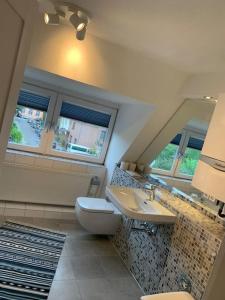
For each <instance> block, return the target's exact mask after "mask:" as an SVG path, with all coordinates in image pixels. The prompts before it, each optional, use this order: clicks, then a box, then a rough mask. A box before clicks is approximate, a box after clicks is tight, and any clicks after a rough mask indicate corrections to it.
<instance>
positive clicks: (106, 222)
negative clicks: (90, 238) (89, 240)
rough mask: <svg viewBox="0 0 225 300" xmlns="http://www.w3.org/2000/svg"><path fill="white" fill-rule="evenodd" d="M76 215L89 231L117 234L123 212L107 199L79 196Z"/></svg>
mask: <svg viewBox="0 0 225 300" xmlns="http://www.w3.org/2000/svg"><path fill="white" fill-rule="evenodd" d="M75 212H76V217H77V219H78V221H79V223H80V224H81V226H83V227H84V228H85V229H86V230H87V231H89V232H91V233H93V234H108V235H113V234H115V232H116V230H117V229H118V227H119V225H120V222H121V213H120V212H119V211H118V209H117V208H116V207H115V206H114V205H113V204H112V203H111V202H108V201H107V200H106V199H102V198H89V197H78V198H77V200H76V204H75Z"/></svg>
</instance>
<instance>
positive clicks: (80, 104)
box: [8, 85, 116, 163]
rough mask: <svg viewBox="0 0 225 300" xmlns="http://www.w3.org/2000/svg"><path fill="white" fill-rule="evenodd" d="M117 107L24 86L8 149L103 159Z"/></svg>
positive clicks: (100, 160) (99, 160)
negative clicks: (104, 105) (113, 107)
mask: <svg viewBox="0 0 225 300" xmlns="http://www.w3.org/2000/svg"><path fill="white" fill-rule="evenodd" d="M115 115H116V110H115V109H112V108H108V107H103V106H100V105H97V104H93V103H88V102H86V101H83V100H80V99H75V98H72V97H68V96H65V95H58V97H57V94H56V93H54V92H49V91H47V90H45V89H40V88H35V87H32V86H30V85H24V86H23V88H22V90H21V91H20V94H19V98H18V104H17V108H16V112H15V116H14V120H13V124H12V127H11V133H10V138H9V145H8V147H9V148H14V149H19V150H25V151H31V152H41V153H43V154H50V155H54V156H61V157H68V158H76V159H79V160H86V161H93V162H101V163H102V162H103V161H104V158H105V154H106V151H107V146H108V144H109V140H110V136H111V133H112V127H113V124H114V121H115Z"/></svg>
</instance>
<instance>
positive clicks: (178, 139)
mask: <svg viewBox="0 0 225 300" xmlns="http://www.w3.org/2000/svg"><path fill="white" fill-rule="evenodd" d="M180 140H181V134H180V133H178V134H177V135H176V136H175V138H173V139H172V141H171V142H170V144H174V145H180Z"/></svg>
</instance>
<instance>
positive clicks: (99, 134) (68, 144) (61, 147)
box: [52, 116, 108, 157]
mask: <svg viewBox="0 0 225 300" xmlns="http://www.w3.org/2000/svg"><path fill="white" fill-rule="evenodd" d="M107 131H108V129H107V128H105V127H101V126H97V125H93V124H89V123H86V122H81V121H77V120H74V119H70V118H65V117H62V116H61V117H59V119H58V124H57V128H56V130H55V136H54V142H53V144H52V148H53V149H54V150H56V151H63V152H66V153H71V154H72V153H74V154H80V155H87V156H92V157H99V156H100V154H101V152H102V149H103V145H104V142H105V139H106V136H107Z"/></svg>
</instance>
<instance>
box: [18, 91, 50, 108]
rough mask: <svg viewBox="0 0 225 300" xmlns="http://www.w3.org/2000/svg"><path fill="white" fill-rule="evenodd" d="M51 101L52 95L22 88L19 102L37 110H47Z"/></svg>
mask: <svg viewBox="0 0 225 300" xmlns="http://www.w3.org/2000/svg"><path fill="white" fill-rule="evenodd" d="M49 101H50V97H48V96H42V95H38V94H35V93H32V92H30V91H25V90H21V91H20V93H19V98H18V102H17V104H18V105H22V106H25V107H29V108H33V109H37V110H42V111H47V110H48V105H49Z"/></svg>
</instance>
